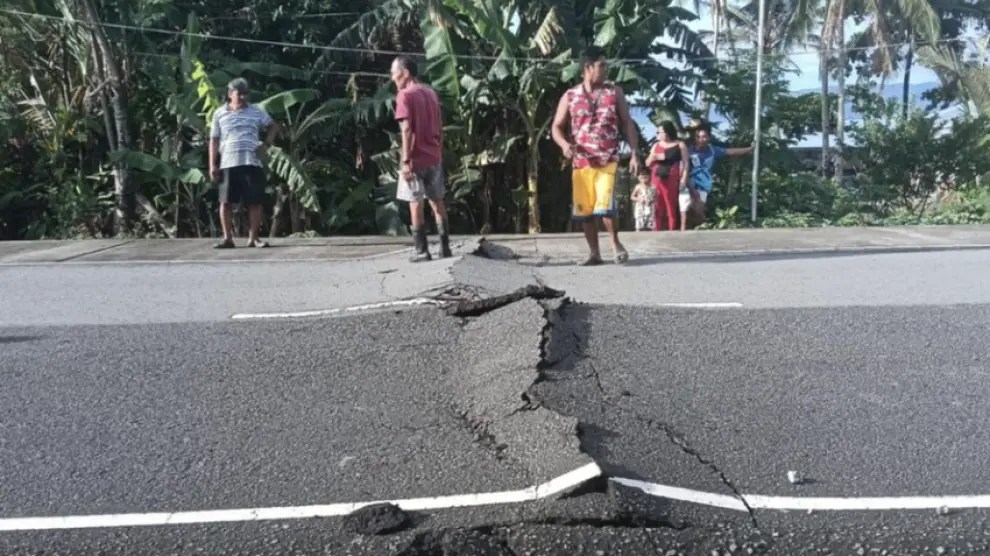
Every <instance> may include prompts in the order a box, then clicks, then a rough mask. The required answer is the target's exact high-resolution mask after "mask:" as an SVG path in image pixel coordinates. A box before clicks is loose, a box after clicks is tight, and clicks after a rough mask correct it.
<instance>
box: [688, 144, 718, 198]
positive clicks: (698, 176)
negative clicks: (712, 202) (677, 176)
mask: <svg viewBox="0 0 990 556" xmlns="http://www.w3.org/2000/svg"><path fill="white" fill-rule="evenodd" d="M688 156H689V157H690V158H691V184H692V185H694V187H695V188H696V189H700V190H701V191H704V192H706V193H711V192H712V180H713V178H714V177H715V172H714V168H715V160H717V159H719V158H724V157H725V149H723V148H722V147H715V146H712V145H708V148H707V149H705V150H698V149H697V148H695V147H688Z"/></svg>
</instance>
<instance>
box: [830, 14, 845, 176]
mask: <svg viewBox="0 0 990 556" xmlns="http://www.w3.org/2000/svg"><path fill="white" fill-rule="evenodd" d="M837 1H838V2H839V17H838V22H837V26H836V29H837V31H836V32H837V34H838V40H839V60H838V64H837V65H838V70H839V72H838V74H837V79H836V85H837V88H838V100H839V102H838V104H839V107H838V111H837V113H836V119H835V173H834V174H833V179H835V181H836V182H839V183H841V182H842V177H843V175H844V174H845V160H844V158H843V157H844V155H845V152H844V151H845V133H846V24H845V19H846V13H845V8H846V6H845V0H837Z"/></svg>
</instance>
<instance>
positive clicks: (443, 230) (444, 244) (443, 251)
mask: <svg viewBox="0 0 990 556" xmlns="http://www.w3.org/2000/svg"><path fill="white" fill-rule="evenodd" d="M437 232H439V233H440V258H441V259H446V258H449V257H453V256H454V254H453V253H451V251H450V235H449V234H448V232H447V223H446V222H438V223H437Z"/></svg>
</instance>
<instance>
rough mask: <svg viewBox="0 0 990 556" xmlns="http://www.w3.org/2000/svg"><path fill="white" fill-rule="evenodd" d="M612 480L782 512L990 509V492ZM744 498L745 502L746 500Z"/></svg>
mask: <svg viewBox="0 0 990 556" xmlns="http://www.w3.org/2000/svg"><path fill="white" fill-rule="evenodd" d="M611 480H612V481H615V482H616V483H619V484H621V485H625V486H628V487H632V488H636V489H639V490H641V491H643V492H645V493H646V494H649V495H651V496H657V497H661V498H669V499H671V500H680V501H682V502H693V503H695V504H702V505H705V506H713V507H717V508H725V509H729V510H738V511H741V512H745V511H748V508H747V507H746V506H747V505H748V506H749V508H752V509H754V510H783V511H892V510H938V509H940V508H948V509H964V508H990V495H986V494H977V495H963V496H876V497H840V496H800V497H799V496H763V495H759V494H740V495H739V496H738V497H737V496H730V495H727V494H717V493H713V492H704V491H700V490H691V489H687V488H680V487H672V486H667V485H660V484H656V483H648V482H645V481H638V480H635V479H622V478H613V479H611ZM743 501H745V503H744V502H743Z"/></svg>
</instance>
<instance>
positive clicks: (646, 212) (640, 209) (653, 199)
mask: <svg viewBox="0 0 990 556" xmlns="http://www.w3.org/2000/svg"><path fill="white" fill-rule="evenodd" d="M636 177H637V178H638V179H639V183H637V184H636V187H635V188H634V189H633V192H632V195H631V197H630V198H631V199H632V201H633V203H635V205H634V206H635V209H634V214H635V215H636V231H637V232H642V231H644V230H652V229H653V218H654V215H655V212H656V205H657V191H656V189H654V188H653V185H651V184H650V171H649V170H648V169H647V168H640V169H639V175H638V176H636Z"/></svg>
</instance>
